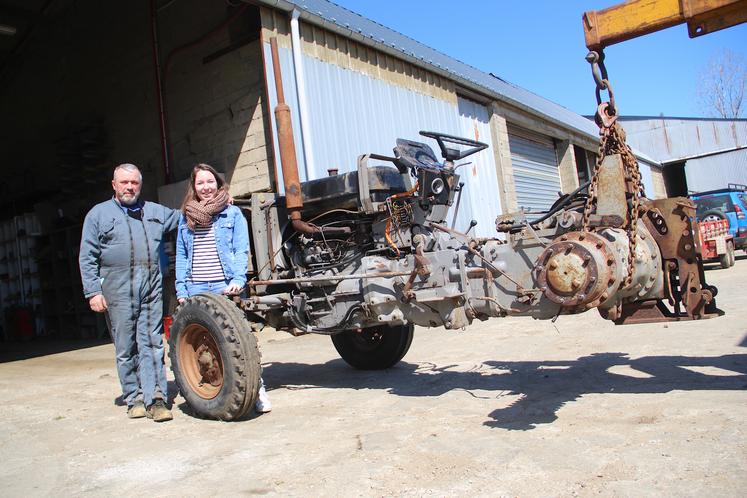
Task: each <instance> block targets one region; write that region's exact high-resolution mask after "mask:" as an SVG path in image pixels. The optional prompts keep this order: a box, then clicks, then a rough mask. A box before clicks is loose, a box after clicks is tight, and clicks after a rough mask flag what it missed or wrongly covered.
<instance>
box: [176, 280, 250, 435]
mask: <svg viewBox="0 0 747 498" xmlns="http://www.w3.org/2000/svg"><path fill="white" fill-rule="evenodd" d="M191 324H198V325H201V326H202V327H204V328H205V329H207V331H208V332H209V334H210V336H211V337H212V339H213V340H214V341H215V343H216V345H217V347H218V350H219V352H220V356H221V360H222V361H223V385H222V386H221V389H220V391H219V392H218V394H217V395H216V396H215V397H214V398H212V399H205V398H203V397H201V396H199V395H198V394H197V393H195V392H194V391H193V390H192V389H191V388H190V386H189V383H188V382H187V380H186V378H185V375H184V373H183V371H182V368H181V365H180V364H179V351H178V348H179V343H180V341H179V337H180V334H182V333H183V332H184V330H185V329H186V328H187V327H188V326H189V325H191ZM169 358H170V359H171V370H172V371H173V372H174V377H175V379H176V383H177V386H178V387H179V392H180V393H181V395H182V396H183V397H184V399H185V400H186V401H187V403H188V404H189V406H190V407H191V408H192V409H193V410H194V411H195V412H196V413H197V414H198V415H200V416H202V417H205V418H212V419H217V420H236V419H239V418H241V417H242V416H244V415H245V414H246V413H247V412H248V411H249V410H250V409H251V408H253V407H254V404H255V403H256V401H257V394H258V391H259V385H260V378H261V376H262V361H261V356H260V353H259V348H258V346H257V339H256V338H255V337H254V334H253V333H252V331H251V326H250V324H249V322H248V321H247V320H246V317H245V316H244V313H243V312H242V311H241V310H239V309H238V307H236V305H234V304H233V303H232V302H231V301H230V300H228V299H227V298H226V297H225V296H222V295H219V294H198V295H196V296H193V297H190V298H189V299H187V300H186V301H185V302H184V303H183V304H182V305H181V306H180V307H179V309H178V310H177V312H176V313H175V315H174V321H173V323H172V325H171V334H170V337H169Z"/></svg>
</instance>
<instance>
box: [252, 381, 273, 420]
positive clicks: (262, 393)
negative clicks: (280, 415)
mask: <svg viewBox="0 0 747 498" xmlns="http://www.w3.org/2000/svg"><path fill="white" fill-rule="evenodd" d="M254 411H256V412H257V413H268V412H271V411H272V403H270V397H269V396H267V391H266V390H265V383H264V382H262V383H261V384H260V385H259V397H257V402H256V403H255V404H254Z"/></svg>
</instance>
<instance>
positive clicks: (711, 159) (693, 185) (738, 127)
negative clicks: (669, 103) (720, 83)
mask: <svg viewBox="0 0 747 498" xmlns="http://www.w3.org/2000/svg"><path fill="white" fill-rule="evenodd" d="M621 120H622V123H623V126H624V128H625V131H626V132H627V135H628V143H629V144H630V145H631V146H632V147H634V148H635V149H637V150H639V151H642V152H644V153H645V154H646V155H648V156H650V157H652V158H653V159H654V160H655V161H656V162H657V163H660V164H661V165H662V166H663V172H664V178H665V179H666V191H667V194H668V196H669V197H673V196H678V195H687V194H688V193H692V192H703V191H706V190H715V189H720V188H725V187H726V186H727V185H728V184H730V183H738V184H742V185H746V184H747V119H706V118H671V117H637V116H626V117H621Z"/></svg>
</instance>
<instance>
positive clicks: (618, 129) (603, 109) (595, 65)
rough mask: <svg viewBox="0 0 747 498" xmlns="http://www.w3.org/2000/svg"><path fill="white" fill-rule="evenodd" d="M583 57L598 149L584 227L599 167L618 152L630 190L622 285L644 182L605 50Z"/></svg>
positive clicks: (633, 244) (631, 255)
mask: <svg viewBox="0 0 747 498" xmlns="http://www.w3.org/2000/svg"><path fill="white" fill-rule="evenodd" d="M586 60H587V61H588V62H589V63H590V64H591V72H592V75H593V76H594V82H595V83H596V85H597V87H596V96H597V104H598V107H597V113H596V116H595V119H594V120H595V121H596V123H597V125H598V126H599V150H598V151H597V160H596V163H595V164H594V171H593V172H592V177H591V183H590V184H589V197H588V198H587V200H586V205H585V206H584V220H583V228H584V231H587V232H588V231H590V228H589V217H590V215H591V213H592V212H593V211H594V210H595V208H596V202H597V183H598V181H599V170H600V169H601V167H602V162H603V161H604V158H605V157H606V156H610V155H614V154H620V157H621V158H622V162H623V171H624V175H625V183H626V192H627V193H628V194H630V196H631V198H630V202H629V203H628V209H629V211H628V222H627V224H626V226H625V231H626V233H627V235H628V267H627V276H626V277H625V281H624V282H623V288H625V287H628V286H629V285H630V284H631V282H632V281H633V272H634V271H635V249H636V243H637V237H636V225H637V222H638V217H639V214H640V213H639V209H640V201H641V197H645V192H644V189H643V182H642V181H641V172H640V170H639V169H638V161H637V160H636V158H635V155H634V154H633V151H632V149H631V148H630V146H629V145H628V144H627V143H625V131H624V130H623V128H622V126H620V123H618V122H617V116H618V114H617V107H616V106H615V95H614V93H613V91H612V86H611V85H610V82H609V81H608V79H607V69H606V68H605V67H604V54H603V53H601V54H598V53H597V52H589V54H588V55H587V56H586ZM604 90H606V91H607V92H608V93H609V102H602V95H601V92H602V91H604Z"/></svg>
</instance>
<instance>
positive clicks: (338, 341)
mask: <svg viewBox="0 0 747 498" xmlns="http://www.w3.org/2000/svg"><path fill="white" fill-rule="evenodd" d="M414 330H415V327H414V326H413V325H412V324H407V325H399V326H394V327H388V326H385V325H382V326H379V327H371V328H368V329H363V331H362V332H355V331H353V330H346V331H344V332H340V333H338V334H335V335H333V336H332V344H334V346H335V349H336V350H337V352H338V353H339V354H340V357H341V358H342V359H343V360H345V362H346V363H347V364H348V365H350V366H351V367H353V368H357V369H359V370H384V369H386V368H389V367H391V366H394V365H396V364H397V363H398V362H399V361H400V360H401V359H402V358H403V357H404V356H405V354H407V351H408V350H409V349H410V345H411V344H412V337H413V335H414ZM373 334H378V335H377V336H375V338H374V336H373Z"/></svg>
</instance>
